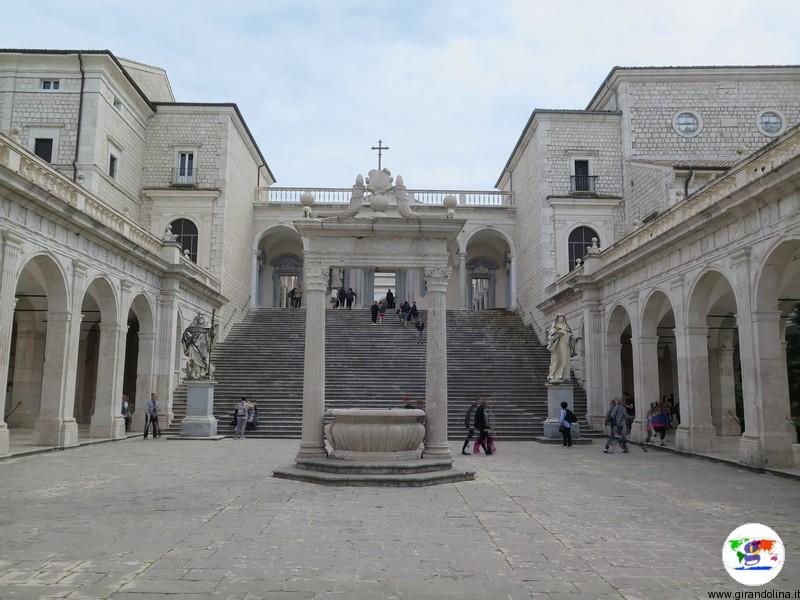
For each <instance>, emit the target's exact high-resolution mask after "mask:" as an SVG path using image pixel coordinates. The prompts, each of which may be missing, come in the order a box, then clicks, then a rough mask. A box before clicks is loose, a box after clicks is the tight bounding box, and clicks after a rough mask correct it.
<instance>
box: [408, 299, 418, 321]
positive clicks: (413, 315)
mask: <svg viewBox="0 0 800 600" xmlns="http://www.w3.org/2000/svg"><path fill="white" fill-rule="evenodd" d="M418 318H419V309H418V308H417V303H416V302H414V303H412V304H411V309H410V310H409V312H408V320H409V321H416V320H417V319H418Z"/></svg>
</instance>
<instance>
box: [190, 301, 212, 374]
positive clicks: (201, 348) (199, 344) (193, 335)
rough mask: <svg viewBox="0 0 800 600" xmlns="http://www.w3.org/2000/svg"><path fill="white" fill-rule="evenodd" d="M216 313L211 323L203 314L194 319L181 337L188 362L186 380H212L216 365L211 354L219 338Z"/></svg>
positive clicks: (198, 314)
mask: <svg viewBox="0 0 800 600" xmlns="http://www.w3.org/2000/svg"><path fill="white" fill-rule="evenodd" d="M214 316H215V312H213V311H212V313H211V323H210V324H209V323H208V322H207V321H206V318H205V316H203V314H202V313H197V316H196V317H195V318H194V319H192V323H191V324H190V325H189V326H188V327H187V328H186V329H185V330H184V332H183V336H182V337H181V343H182V344H183V353H184V354H185V355H186V357H187V358H188V360H187V361H186V379H211V378H212V376H213V375H214V365H213V364H212V363H211V352H212V350H213V349H214V339H215V338H216V337H217V327H218V326H217V323H216V322H215V319H214Z"/></svg>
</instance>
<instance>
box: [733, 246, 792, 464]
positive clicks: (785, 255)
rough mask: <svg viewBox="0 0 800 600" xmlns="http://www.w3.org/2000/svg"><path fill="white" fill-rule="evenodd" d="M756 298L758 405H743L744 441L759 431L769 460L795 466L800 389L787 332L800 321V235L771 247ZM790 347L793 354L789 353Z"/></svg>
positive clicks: (766, 461) (754, 327)
mask: <svg viewBox="0 0 800 600" xmlns="http://www.w3.org/2000/svg"><path fill="white" fill-rule="evenodd" d="M755 300H756V305H755V311H754V313H753V343H754V346H755V348H754V350H755V368H756V369H757V372H758V376H757V379H756V399H755V400H756V401H755V405H756V406H754V407H750V406H748V405H747V404H746V405H745V415H746V418H745V425H746V427H745V434H744V437H745V438H748V439H746V440H745V439H744V438H743V440H742V442H743V444H745V443H747V444H748V445H749V446H751V447H752V446H753V445H754V443H753V438H754V437H757V438H758V439H759V441H760V444H761V452H762V456H763V461H764V462H765V463H767V464H770V465H774V466H779V465H784V466H791V465H793V464H794V458H793V452H792V448H791V444H792V442H796V441H797V440H798V431H797V425H796V422H795V423H793V422H792V419H791V418H792V409H791V403H790V398H791V396H790V391H789V390H790V389H793V390H797V389H798V385H799V384H798V382H797V379H796V378H797V377H798V374H799V372H800V369H798V368H797V366H796V364H797V356H796V355H795V354H794V352H796V351H797V350H796V347H795V341H796V340H794V339H793V340H792V342H793V343H792V345H791V348H790V346H789V341H788V339H787V333H788V334H790V335H792V334H794V333H796V331H797V330H796V327H797V325H796V321H795V320H794V318H792V319H791V320H790V317H792V316H793V315H796V314H797V305H798V303H800V240H791V241H785V242H782V243H780V244H779V245H778V246H777V247H776V248H774V249H773V250H772V251H771V252H770V253H769V255H768V257H767V260H766V261H765V262H764V265H763V267H762V269H761V272H760V274H759V277H758V280H757V285H756V298H755ZM790 349H791V350H792V355H791V356H787V351H789V350H790ZM789 360H791V364H792V369H791V370H790V369H789V368H788V363H789ZM790 377H791V378H792V379H791V381H790ZM795 417H796V415H795ZM751 451H752V450H751Z"/></svg>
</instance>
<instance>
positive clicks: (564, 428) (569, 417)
mask: <svg viewBox="0 0 800 600" xmlns="http://www.w3.org/2000/svg"><path fill="white" fill-rule="evenodd" d="M568 406H569V405H568V404H567V403H566V402H562V403H561V410H560V411H559V412H558V423H559V428H558V430H559V431H560V432H561V439H562V440H563V442H564V446H565V447H567V448H570V447H572V424H573V423H574V422H575V421H577V419H576V418H575V413H573V412H572V411H571V410H570V409H569V408H567V407H568Z"/></svg>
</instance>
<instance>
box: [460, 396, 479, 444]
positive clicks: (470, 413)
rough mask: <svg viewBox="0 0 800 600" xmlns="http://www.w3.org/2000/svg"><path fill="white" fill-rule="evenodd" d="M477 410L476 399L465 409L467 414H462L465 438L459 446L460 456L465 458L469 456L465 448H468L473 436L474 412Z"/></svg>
mask: <svg viewBox="0 0 800 600" xmlns="http://www.w3.org/2000/svg"><path fill="white" fill-rule="evenodd" d="M477 408H478V399H477V398H475V400H473V401H472V404H470V405H469V408H467V412H466V413H465V414H464V429H466V430H467V437H465V438H464V445H463V446H461V454H463V455H465V456H469V455H470V453H469V452H467V446H469V442H470V440H472V436H473V435H475V411H476V410H477Z"/></svg>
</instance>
